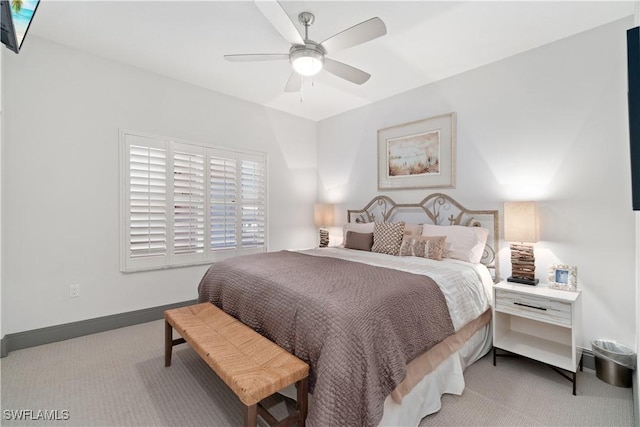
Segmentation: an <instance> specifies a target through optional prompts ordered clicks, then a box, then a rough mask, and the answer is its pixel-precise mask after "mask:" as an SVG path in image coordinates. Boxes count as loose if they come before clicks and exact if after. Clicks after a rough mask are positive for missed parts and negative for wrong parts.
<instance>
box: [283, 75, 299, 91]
mask: <svg viewBox="0 0 640 427" xmlns="http://www.w3.org/2000/svg"><path fill="white" fill-rule="evenodd" d="M300 89H302V76H301V75H300V74H298V73H296V72H295V71H294V72H293V73H291V75H290V76H289V80H287V84H286V85H285V87H284V91H285V92H300Z"/></svg>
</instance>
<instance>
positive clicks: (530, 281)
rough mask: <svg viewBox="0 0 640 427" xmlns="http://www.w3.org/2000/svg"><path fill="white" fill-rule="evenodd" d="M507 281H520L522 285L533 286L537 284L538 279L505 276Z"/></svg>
mask: <svg viewBox="0 0 640 427" xmlns="http://www.w3.org/2000/svg"><path fill="white" fill-rule="evenodd" d="M507 282H512V283H520V284H523V285H531V286H535V285H537V284H538V282H539V280H538V279H526V278H524V277H513V276H511V277H508V278H507Z"/></svg>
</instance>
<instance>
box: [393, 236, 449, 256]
mask: <svg viewBox="0 0 640 427" xmlns="http://www.w3.org/2000/svg"><path fill="white" fill-rule="evenodd" d="M446 240H447V238H446V237H445V236H413V237H407V236H405V238H404V239H403V240H402V245H401V246H400V256H416V257H421V258H429V259H433V260H436V261H440V260H441V259H442V258H443V255H444V252H445V242H446Z"/></svg>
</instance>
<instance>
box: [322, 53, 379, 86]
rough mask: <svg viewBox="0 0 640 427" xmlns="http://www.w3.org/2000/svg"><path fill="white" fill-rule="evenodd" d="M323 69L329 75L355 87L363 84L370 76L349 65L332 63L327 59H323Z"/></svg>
mask: <svg viewBox="0 0 640 427" xmlns="http://www.w3.org/2000/svg"><path fill="white" fill-rule="evenodd" d="M323 68H324V69H325V70H327V71H328V72H330V73H331V74H334V75H336V76H338V77H340V78H343V79H345V80H348V81H350V82H351V83H355V84H357V85H361V84H363V83H364V82H366V81H367V80H369V77H371V74H369V73H365V72H364V71H362V70H359V69H357V68H355V67H352V66H351V65H347V64H345V63H343V62H338V61H334V60H333V59H329V58H324V67H323Z"/></svg>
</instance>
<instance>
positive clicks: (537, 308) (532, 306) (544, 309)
mask: <svg viewBox="0 0 640 427" xmlns="http://www.w3.org/2000/svg"><path fill="white" fill-rule="evenodd" d="M514 304H515V305H521V306H523V307H529V308H535V309H536V310H542V311H547V309H546V308H544V307H536V306H535V305H529V304H523V303H521V302H514Z"/></svg>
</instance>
